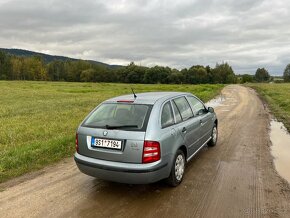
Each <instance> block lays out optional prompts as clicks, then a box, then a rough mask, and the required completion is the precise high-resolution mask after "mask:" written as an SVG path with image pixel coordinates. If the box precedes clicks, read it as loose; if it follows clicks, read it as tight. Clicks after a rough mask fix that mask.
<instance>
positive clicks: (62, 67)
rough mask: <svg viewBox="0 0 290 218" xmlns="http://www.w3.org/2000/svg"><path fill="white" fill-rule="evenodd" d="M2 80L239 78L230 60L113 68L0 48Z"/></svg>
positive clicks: (214, 80) (196, 81) (225, 80)
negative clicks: (185, 65)
mask: <svg viewBox="0 0 290 218" xmlns="http://www.w3.org/2000/svg"><path fill="white" fill-rule="evenodd" d="M0 79H1V80H44V81H70V82H120V83H151V84H153V83H164V84H167V83H174V84H181V83H185V84H200V83H236V81H237V78H236V76H235V74H234V71H233V69H232V67H231V66H230V65H229V64H228V63H221V64H216V66H215V67H214V68H211V67H209V66H206V67H204V66H201V65H194V66H192V67H190V68H184V69H182V70H177V69H172V68H170V67H163V66H154V67H144V66H138V65H136V64H134V63H133V62H132V63H130V64H129V65H128V66H124V67H117V68H111V67H106V66H104V65H101V64H95V63H92V62H90V61H84V60H76V61H75V60H69V61H59V60H55V61H52V62H49V63H45V62H44V61H43V59H42V58H41V57H39V56H34V57H18V56H12V55H9V54H6V53H4V52H1V51H0Z"/></svg>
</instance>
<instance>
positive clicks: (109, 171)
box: [74, 153, 170, 184]
mask: <svg viewBox="0 0 290 218" xmlns="http://www.w3.org/2000/svg"><path fill="white" fill-rule="evenodd" d="M74 159H75V162H76V164H77V166H78V168H79V169H80V171H81V172H83V173H85V174H87V175H90V176H93V177H97V178H100V179H104V180H109V181H114V182H120V183H127V184H147V183H153V182H157V181H159V180H161V179H164V178H167V177H168V176H169V173H170V166H169V165H168V162H164V161H157V162H154V163H149V164H133V163H121V162H113V161H105V160H100V159H95V158H90V157H86V156H83V155H80V154H78V153H75V155H74Z"/></svg>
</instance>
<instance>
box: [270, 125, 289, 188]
mask: <svg viewBox="0 0 290 218" xmlns="http://www.w3.org/2000/svg"><path fill="white" fill-rule="evenodd" d="M270 124H271V129H270V139H271V142H272V146H271V153H272V155H273V156H274V164H275V167H276V170H277V171H278V173H279V174H280V175H281V176H282V177H283V178H284V179H286V180H287V181H288V182H289V183H290V170H289V166H290V134H289V133H288V132H287V130H286V128H285V126H284V124H283V123H282V122H278V121H276V120H272V121H271V123H270Z"/></svg>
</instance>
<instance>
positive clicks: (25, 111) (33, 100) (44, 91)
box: [0, 81, 223, 182]
mask: <svg viewBox="0 0 290 218" xmlns="http://www.w3.org/2000/svg"><path fill="white" fill-rule="evenodd" d="M131 87H132V88H134V90H135V92H137V93H138V92H149V91H187V92H192V93H193V94H195V95H197V96H198V97H200V98H201V99H202V100H204V101H208V100H209V99H211V98H213V97H214V96H216V95H217V94H218V93H219V92H220V90H221V89H222V88H223V85H159V84H158V85H141V84H140V85H132V84H113V83H67V82H27V81H26V82H20V81H0V90H1V92H0V182H3V181H5V180H8V179H10V178H12V177H15V176H19V175H21V174H23V173H26V172H29V171H32V170H36V169H40V168H42V167H43V166H45V165H47V164H50V163H53V162H56V161H58V160H60V159H62V158H64V157H68V156H72V154H73V152H74V141H75V130H76V128H77V126H78V125H79V123H80V122H81V121H82V119H84V117H85V116H86V115H87V114H88V112H89V111H91V110H92V109H93V108H94V107H95V106H96V105H98V104H99V103H100V102H102V101H103V100H105V99H107V98H109V97H112V96H117V95H121V94H127V93H131Z"/></svg>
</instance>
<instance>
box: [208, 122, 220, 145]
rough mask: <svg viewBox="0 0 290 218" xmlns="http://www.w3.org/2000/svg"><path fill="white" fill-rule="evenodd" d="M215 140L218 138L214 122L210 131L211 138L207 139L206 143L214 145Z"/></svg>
mask: <svg viewBox="0 0 290 218" xmlns="http://www.w3.org/2000/svg"><path fill="white" fill-rule="evenodd" d="M217 140H218V129H217V126H216V124H214V126H213V128H212V132H211V139H210V140H209V142H208V143H207V145H208V146H209V147H214V146H215V145H216V144H217Z"/></svg>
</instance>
